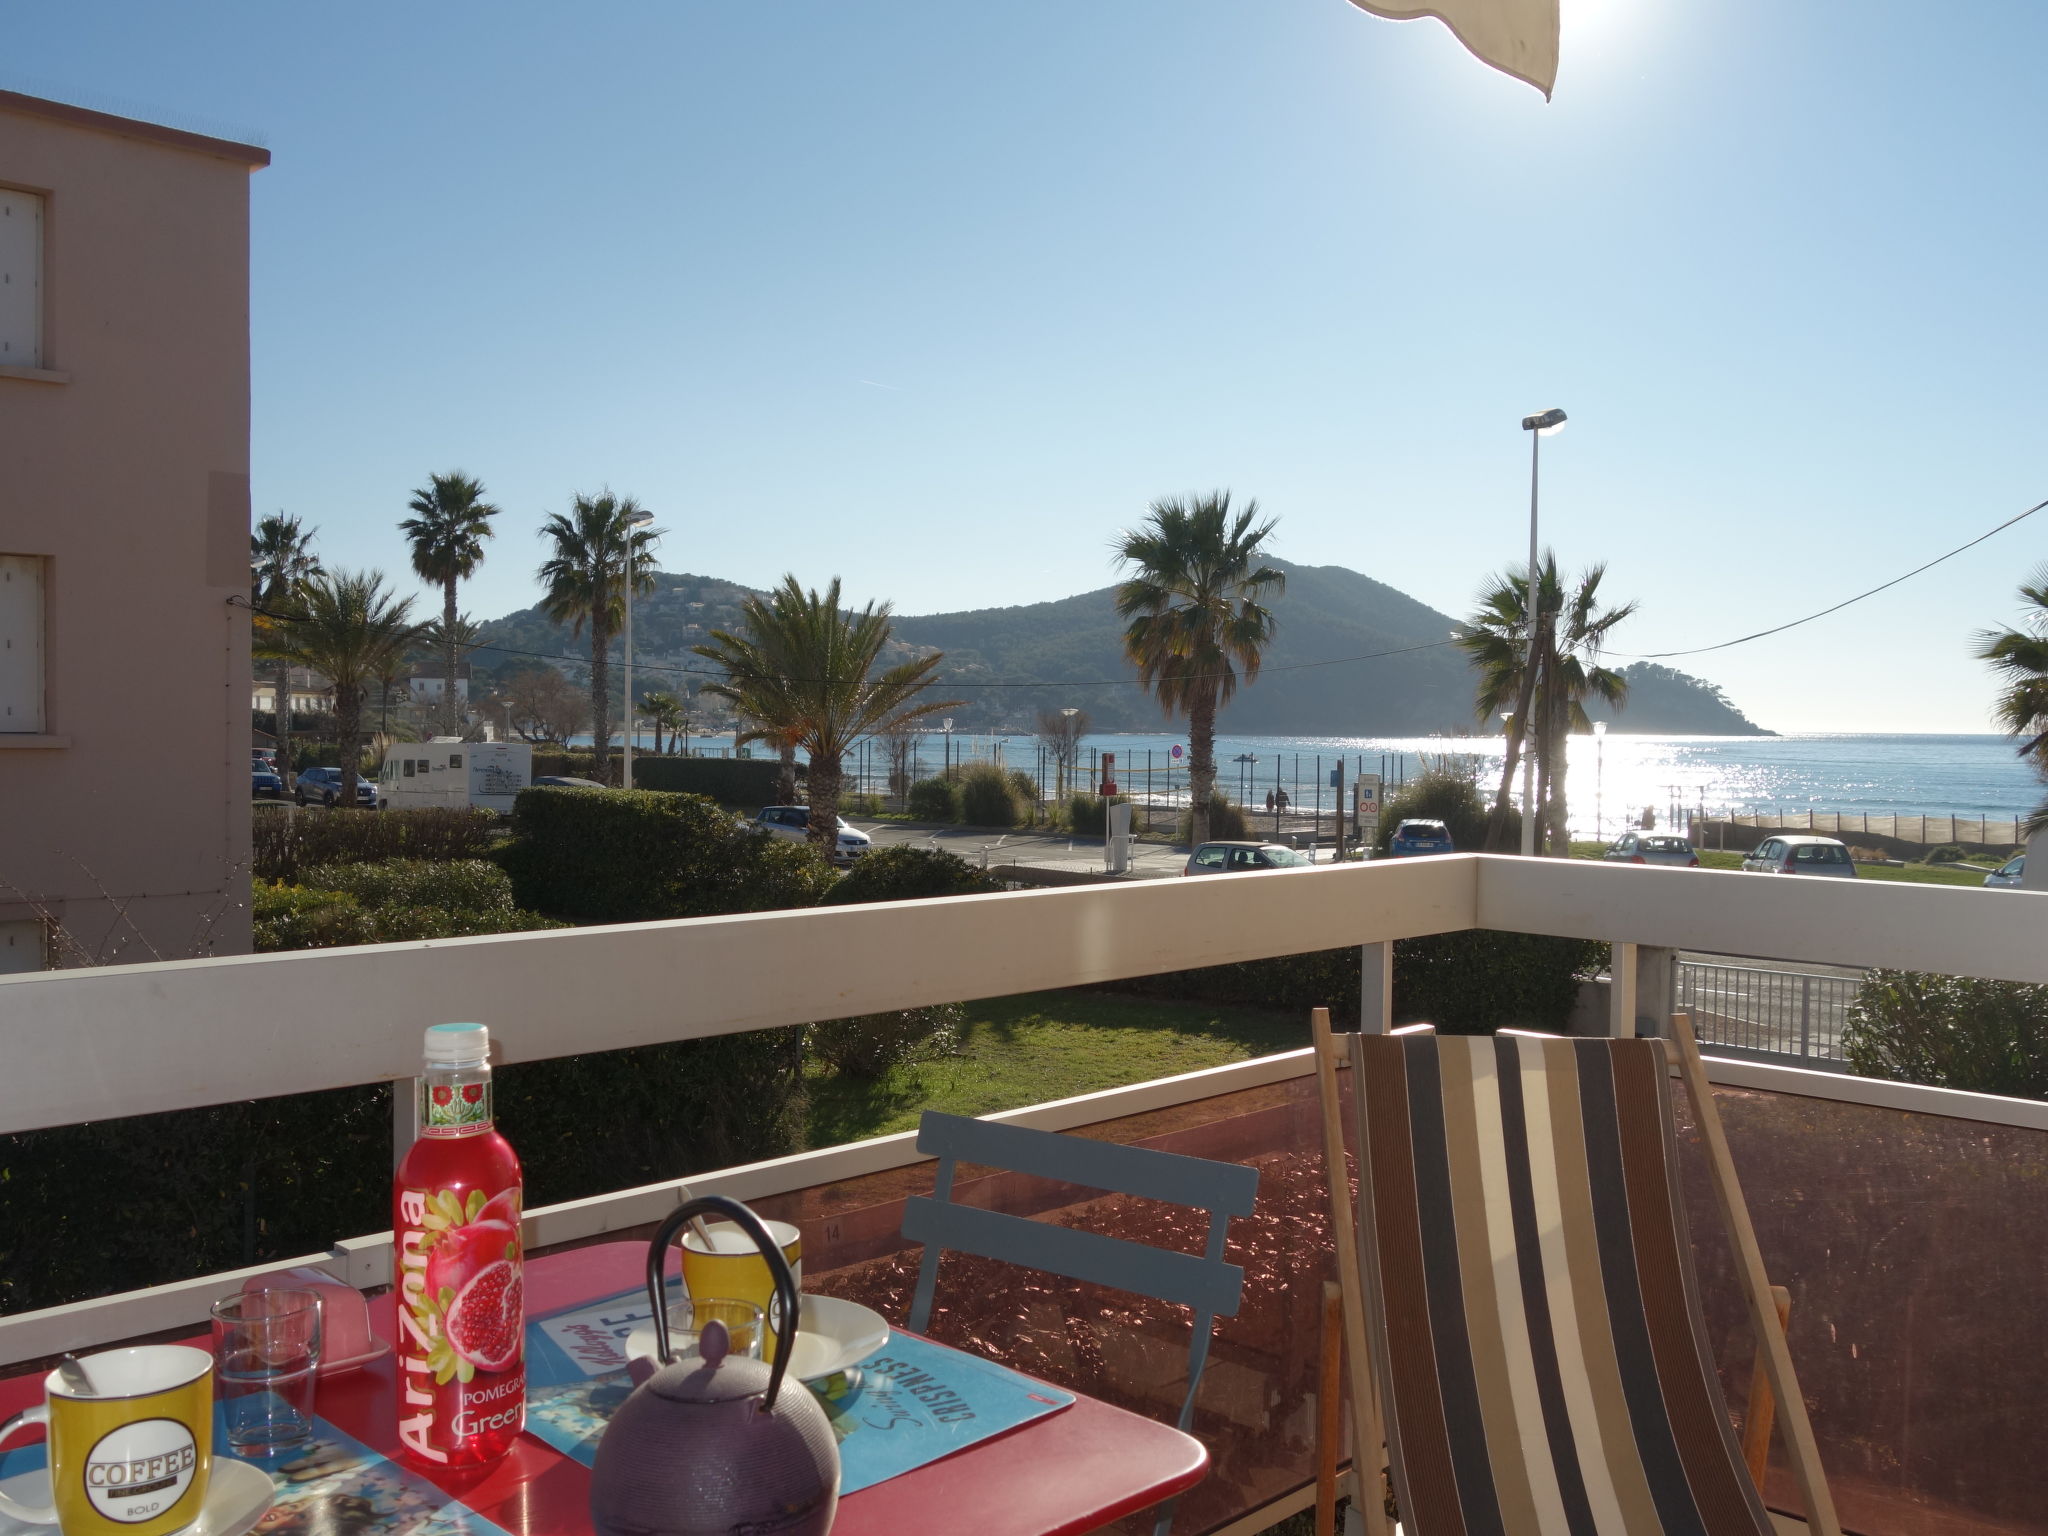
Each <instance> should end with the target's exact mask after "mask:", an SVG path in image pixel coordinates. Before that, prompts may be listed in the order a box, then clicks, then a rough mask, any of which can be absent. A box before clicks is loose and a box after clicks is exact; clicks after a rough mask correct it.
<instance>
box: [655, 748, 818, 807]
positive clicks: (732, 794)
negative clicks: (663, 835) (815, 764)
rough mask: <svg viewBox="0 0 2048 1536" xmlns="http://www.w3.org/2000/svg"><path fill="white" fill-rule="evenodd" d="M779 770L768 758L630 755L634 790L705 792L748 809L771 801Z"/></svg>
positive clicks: (680, 793)
mask: <svg viewBox="0 0 2048 1536" xmlns="http://www.w3.org/2000/svg"><path fill="white" fill-rule="evenodd" d="M797 766H798V767H799V768H801V767H802V766H803V765H802V764H801V763H799V764H798V765H797ZM780 772H781V767H780V765H779V764H778V763H777V762H776V760H775V759H774V758H772V757H767V758H761V757H641V756H640V755H639V754H637V753H636V754H634V757H633V787H634V788H635V789H660V790H667V791H669V792H670V793H672V794H679V795H707V796H709V797H710V798H711V799H713V800H716V801H717V802H718V803H719V804H720V805H744V806H747V807H748V808H750V809H752V808H755V807H759V806H763V805H773V804H775V802H776V798H777V796H776V788H775V784H776V778H777V775H778V774H779V773H780Z"/></svg>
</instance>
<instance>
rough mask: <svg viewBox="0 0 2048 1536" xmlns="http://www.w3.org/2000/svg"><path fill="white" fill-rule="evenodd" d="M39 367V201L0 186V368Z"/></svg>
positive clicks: (40, 295)
mask: <svg viewBox="0 0 2048 1536" xmlns="http://www.w3.org/2000/svg"><path fill="white" fill-rule="evenodd" d="M42 366H43V200H42V199H41V198H40V197H38V196H36V194H35V193H33V192H12V191H9V190H8V189H7V188H5V187H0V367H7V368H40V367H42Z"/></svg>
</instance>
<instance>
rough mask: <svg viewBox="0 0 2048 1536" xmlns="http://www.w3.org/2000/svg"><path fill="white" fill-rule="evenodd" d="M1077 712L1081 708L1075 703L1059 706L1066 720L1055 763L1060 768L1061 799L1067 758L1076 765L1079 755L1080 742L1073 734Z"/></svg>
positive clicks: (1065, 795)
mask: <svg viewBox="0 0 2048 1536" xmlns="http://www.w3.org/2000/svg"><path fill="white" fill-rule="evenodd" d="M1079 713H1081V709H1080V706H1079V705H1077V704H1062V705H1061V706H1060V714H1061V716H1062V717H1064V718H1065V720H1066V722H1067V728H1066V731H1065V732H1064V733H1063V736H1062V739H1061V743H1060V760H1059V763H1058V764H1057V766H1058V768H1059V770H1060V799H1061V800H1062V801H1064V800H1065V799H1066V797H1067V766H1068V765H1067V760H1068V759H1069V758H1072V759H1074V760H1075V763H1076V765H1078V763H1079V761H1080V757H1081V751H1080V745H1081V744H1080V742H1079V741H1077V740H1076V739H1075V736H1074V716H1076V715H1078V714H1079Z"/></svg>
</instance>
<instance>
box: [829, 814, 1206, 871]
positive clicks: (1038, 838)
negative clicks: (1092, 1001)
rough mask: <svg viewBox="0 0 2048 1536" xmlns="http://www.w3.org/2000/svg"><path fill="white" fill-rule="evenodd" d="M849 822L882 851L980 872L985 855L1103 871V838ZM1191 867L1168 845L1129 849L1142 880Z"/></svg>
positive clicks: (1001, 861)
mask: <svg viewBox="0 0 2048 1536" xmlns="http://www.w3.org/2000/svg"><path fill="white" fill-rule="evenodd" d="M847 820H849V821H850V822H852V824H853V825H854V826H856V827H858V828H860V830H861V831H863V832H865V833H867V835H868V836H869V837H871V838H873V839H874V840H875V844H876V846H877V847H882V848H887V847H893V846H896V845H898V844H904V843H908V844H912V845H914V846H917V847H923V848H943V849H945V850H946V851H947V852H948V853H956V854H958V855H959V856H960V857H961V858H963V859H965V860H966V861H967V862H968V863H970V864H973V865H976V866H979V865H981V864H982V863H983V862H984V859H983V857H982V855H983V853H984V852H986V854H987V859H986V861H985V862H987V863H989V864H1037V865H1045V866H1047V867H1050V868H1054V869H1072V870H1079V871H1085V872H1087V873H1091V874H1095V873H1100V872H1101V870H1102V839H1101V838H1099V837H1068V836H1067V835H1066V834H1065V833H1047V832H991V831H987V830H985V829H982V828H979V827H943V826H915V825H905V824H904V823H902V822H900V821H862V820H858V819H856V818H854V817H848V818H847ZM1187 861H1188V855H1187V850H1186V849H1185V848H1172V847H1168V846H1167V845H1166V844H1164V843H1133V844H1132V845H1131V869H1132V873H1133V874H1135V875H1137V876H1139V877H1140V878H1141V879H1158V878H1161V877H1164V876H1167V875H1178V874H1179V873H1180V872H1181V867H1182V866H1183V865H1184V864H1186V863H1187Z"/></svg>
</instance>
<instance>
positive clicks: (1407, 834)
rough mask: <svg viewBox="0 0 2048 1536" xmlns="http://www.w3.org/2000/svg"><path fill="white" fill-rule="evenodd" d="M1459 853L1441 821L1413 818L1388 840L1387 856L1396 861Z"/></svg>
mask: <svg viewBox="0 0 2048 1536" xmlns="http://www.w3.org/2000/svg"><path fill="white" fill-rule="evenodd" d="M1457 851H1458V850H1457V846H1456V845H1455V844H1454V843H1452V841H1451V829H1450V828H1449V827H1447V826H1445V825H1444V824H1443V823H1442V822H1440V821H1422V820H1418V819H1417V818H1415V817H1412V816H1411V817H1409V818H1408V820H1406V821H1404V822H1402V823H1401V824H1400V825H1399V826H1398V827H1396V828H1394V835H1393V836H1392V837H1391V838H1389V839H1388V840H1387V856H1388V857H1389V858H1395V859H1406V858H1413V857H1414V856H1416V855H1417V854H1424V853H1456V852H1457Z"/></svg>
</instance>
